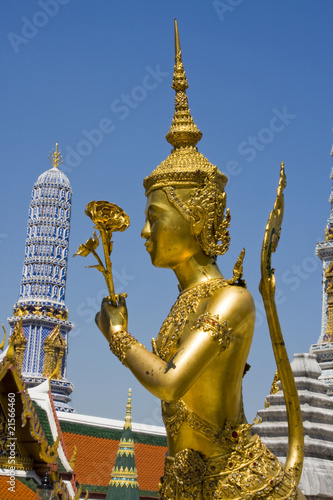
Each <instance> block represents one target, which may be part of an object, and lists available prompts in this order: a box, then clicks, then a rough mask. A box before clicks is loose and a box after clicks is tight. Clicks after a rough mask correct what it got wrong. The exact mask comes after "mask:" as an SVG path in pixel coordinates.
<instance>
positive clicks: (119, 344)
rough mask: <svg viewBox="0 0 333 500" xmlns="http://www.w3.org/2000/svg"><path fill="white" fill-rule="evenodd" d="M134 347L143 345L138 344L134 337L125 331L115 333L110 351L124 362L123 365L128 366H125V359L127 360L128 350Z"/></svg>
mask: <svg viewBox="0 0 333 500" xmlns="http://www.w3.org/2000/svg"><path fill="white" fill-rule="evenodd" d="M133 345H141V346H142V344H140V342H138V341H137V340H136V339H135V338H134V337H133V335H131V334H130V333H128V332H124V331H123V330H120V331H119V332H117V333H115V334H114V335H113V337H112V341H111V342H110V344H109V346H110V350H111V351H112V352H113V354H114V355H115V356H117V358H118V359H119V360H120V361H121V362H122V364H123V365H125V366H126V364H125V358H126V352H127V351H128V349H130V348H131V347H132V346H133Z"/></svg>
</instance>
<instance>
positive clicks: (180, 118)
mask: <svg viewBox="0 0 333 500" xmlns="http://www.w3.org/2000/svg"><path fill="white" fill-rule="evenodd" d="M172 88H173V89H174V90H175V91H176V97H175V113H174V115H173V119H172V124H171V127H170V130H169V132H168V133H167V135H166V140H167V141H168V142H169V143H170V144H171V145H172V146H173V147H174V148H179V147H190V146H192V147H193V146H195V145H196V144H197V143H198V142H199V141H200V139H201V137H202V133H201V132H200V130H199V129H198V127H197V126H196V125H195V123H194V121H193V118H192V116H191V111H190V109H189V107H188V100H187V95H186V89H187V88H188V83H187V78H186V75H185V69H184V66H183V61H182V53H181V49H180V41H179V32H178V23H177V19H175V67H174V73H173V80H172Z"/></svg>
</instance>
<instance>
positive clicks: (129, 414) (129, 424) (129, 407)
mask: <svg viewBox="0 0 333 500" xmlns="http://www.w3.org/2000/svg"><path fill="white" fill-rule="evenodd" d="M124 428H125V429H127V428H130V429H131V428H132V389H128V398H127V405H126V416H125V426H124Z"/></svg>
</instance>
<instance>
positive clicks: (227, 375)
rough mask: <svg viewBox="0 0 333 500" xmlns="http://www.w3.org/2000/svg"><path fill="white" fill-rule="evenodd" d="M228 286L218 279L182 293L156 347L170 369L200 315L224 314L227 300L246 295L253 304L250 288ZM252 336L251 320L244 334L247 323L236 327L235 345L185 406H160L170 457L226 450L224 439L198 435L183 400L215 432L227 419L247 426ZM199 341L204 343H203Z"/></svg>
mask: <svg viewBox="0 0 333 500" xmlns="http://www.w3.org/2000/svg"><path fill="white" fill-rule="evenodd" d="M230 288H231V287H230V285H228V284H227V283H226V281H225V280H224V279H223V278H220V279H213V280H210V281H208V282H205V283H203V284H199V285H197V286H194V287H192V288H190V289H188V290H186V291H184V292H183V293H181V294H180V295H179V297H178V299H177V301H176V303H175V305H174V306H173V308H172V309H171V312H170V314H169V316H168V318H167V319H166V320H165V321H164V323H163V325H162V328H161V330H160V333H159V335H158V337H157V339H156V347H155V351H156V353H157V354H158V355H159V357H160V358H162V359H163V360H164V361H165V362H166V363H168V367H170V368H169V369H170V370H172V369H174V368H173V358H174V356H175V354H176V352H177V351H179V350H181V349H182V345H183V344H184V342H185V341H186V340H188V339H189V337H190V336H191V334H192V333H193V329H195V324H196V321H197V319H198V317H200V316H202V315H203V314H204V313H205V312H207V311H209V310H211V309H213V310H214V314H218V313H219V310H220V309H221V312H223V311H224V309H225V307H226V303H227V302H231V303H233V302H235V301H237V302H238V303H239V301H241V300H242V299H243V297H245V296H246V299H245V300H249V294H248V292H247V290H245V289H243V288H241V287H232V290H230ZM252 332H253V324H252V321H251V322H249V324H248V330H247V331H246V332H245V331H244V326H243V324H242V328H241V331H239V332H237V328H235V329H233V331H232V335H233V339H234V342H231V345H230V346H229V347H228V349H226V350H224V351H223V352H221V353H220V354H218V356H217V357H216V358H215V359H214V360H213V361H212V362H211V363H210V364H209V365H208V366H207V368H206V369H205V370H204V371H203V372H202V373H200V376H199V377H198V378H197V380H196V381H195V382H194V383H193V384H192V385H191V387H190V388H189V390H188V391H187V392H186V393H185V394H184V395H183V396H182V398H181V403H179V401H173V402H163V403H162V411H163V417H164V420H165V422H166V430H167V435H168V450H169V455H170V456H174V455H175V454H176V453H177V452H178V451H180V450H182V449H185V448H192V449H195V450H197V451H199V452H201V453H203V454H204V455H205V456H216V455H221V454H223V453H226V452H227V449H226V448H224V447H223V445H221V440H217V439H215V440H214V439H213V440H212V439H211V438H209V437H207V436H206V435H204V433H203V432H202V430H200V431H199V432H198V431H197V430H196V428H195V425H190V424H189V422H188V418H186V416H185V418H182V416H183V415H184V411H183V412H182V411H180V409H181V407H182V402H184V403H185V406H186V410H185V412H186V411H188V409H190V411H192V412H193V413H194V414H195V416H197V417H199V419H202V422H199V423H201V424H202V425H203V426H204V424H203V422H204V421H205V422H207V426H206V427H209V424H212V426H213V427H212V428H213V429H214V428H216V431H217V428H218V429H220V430H222V429H223V428H224V426H225V424H226V422H227V421H231V422H233V423H234V424H235V425H238V424H240V423H244V415H243V410H242V389H241V387H242V376H243V373H244V368H245V364H246V359H247V356H248V352H249V349H250V345H251V340H252ZM198 341H199V342H200V339H198ZM193 348H194V352H195V351H196V350H197V349H200V345H197V346H193ZM194 355H195V354H194ZM198 372H200V366H198ZM177 419H178V420H183V421H182V422H178V425H177V424H176V427H177V432H175V425H172V424H171V425H168V422H173V421H175V422H176V421H177ZM196 425H198V423H197V424H196ZM178 427H179V428H178Z"/></svg>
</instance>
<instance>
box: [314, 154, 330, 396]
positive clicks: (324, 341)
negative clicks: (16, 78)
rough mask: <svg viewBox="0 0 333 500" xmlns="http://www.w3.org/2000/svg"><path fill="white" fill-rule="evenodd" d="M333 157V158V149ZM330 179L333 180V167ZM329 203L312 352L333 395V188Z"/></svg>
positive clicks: (321, 245)
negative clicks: (316, 333) (319, 306)
mask: <svg viewBox="0 0 333 500" xmlns="http://www.w3.org/2000/svg"><path fill="white" fill-rule="evenodd" d="M331 156H332V158H333V147H332V150H331ZM330 177H331V179H332V180H333V166H332V171H331V176H330ZM329 202H330V204H331V213H330V216H329V218H328V219H327V225H326V228H325V241H322V242H320V243H317V245H316V254H317V255H318V257H319V258H320V260H321V261H322V263H323V294H322V318H321V331H320V336H319V339H318V342H317V344H313V345H312V346H311V349H310V352H311V353H313V354H315V355H316V356H317V360H318V363H319V364H320V367H321V369H322V373H321V375H320V379H321V380H323V381H324V382H325V383H326V384H327V385H328V388H329V389H328V394H330V395H333V188H332V191H331V195H330V197H329Z"/></svg>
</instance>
